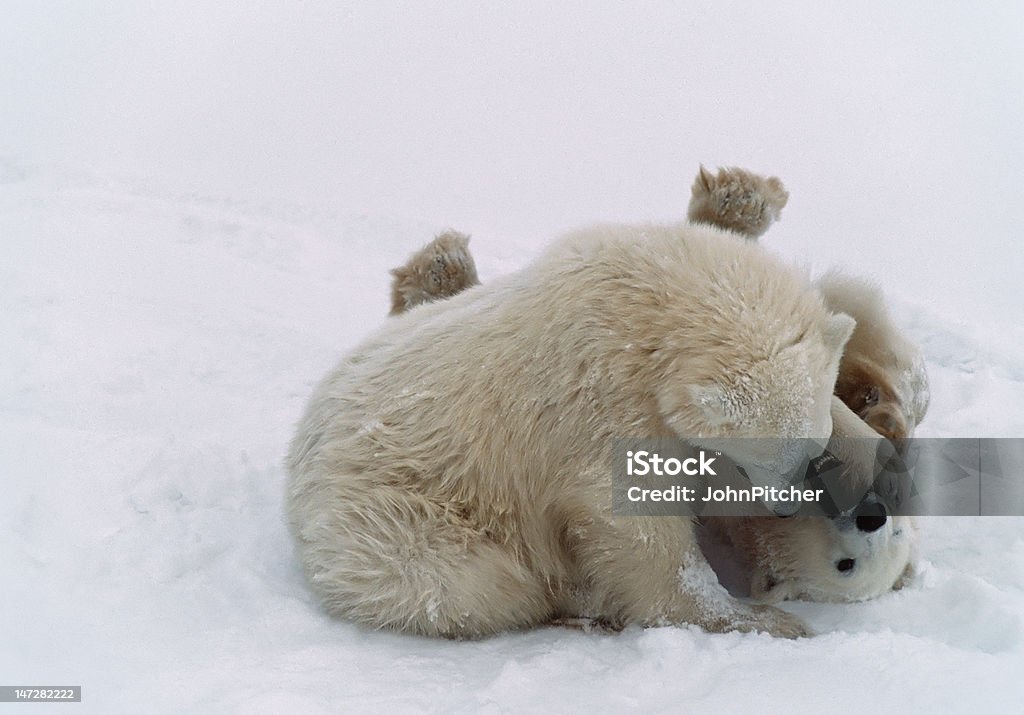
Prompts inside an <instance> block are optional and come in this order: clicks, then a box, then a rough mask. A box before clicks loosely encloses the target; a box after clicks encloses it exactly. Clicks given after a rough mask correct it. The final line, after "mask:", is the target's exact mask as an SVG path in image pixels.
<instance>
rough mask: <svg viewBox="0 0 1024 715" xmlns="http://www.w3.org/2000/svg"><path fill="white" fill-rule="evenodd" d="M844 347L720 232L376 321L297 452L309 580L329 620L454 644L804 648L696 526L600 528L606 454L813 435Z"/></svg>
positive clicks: (292, 499) (584, 245)
mask: <svg viewBox="0 0 1024 715" xmlns="http://www.w3.org/2000/svg"><path fill="white" fill-rule="evenodd" d="M851 329H852V321H851V320H850V319H849V318H848V317H846V316H843V315H830V314H829V313H828V312H827V311H826V310H825V309H824V307H823V304H822V301H821V299H820V297H819V296H818V294H817V293H816V292H815V291H814V290H813V288H811V287H810V286H809V285H808V284H807V283H806V281H805V280H804V279H803V278H802V277H801V276H800V275H798V274H796V273H794V272H793V271H792V270H791V269H789V268H786V267H784V266H783V265H781V264H780V263H779V262H778V261H776V260H775V259H773V258H771V257H770V256H769V255H767V254H766V253H765V252H764V251H762V250H761V249H760V248H758V247H757V246H756V245H753V244H751V243H749V242H747V241H745V240H743V239H742V238H740V237H738V236H736V235H734V234H732V233H729V232H725V231H721V230H719V229H715V228H711V227H704V226H693V225H686V224H678V225H668V226H657V225H643V226H602V227H597V228H593V229H589V230H585V231H581V232H577V233H575V234H571V235H569V236H567V237H564V238H563V239H561V240H559V241H557V242H556V243H555V244H554V245H553V246H551V247H550V248H549V249H548V250H547V251H546V252H544V253H543V254H542V255H541V256H540V257H539V258H538V259H537V260H536V261H535V262H534V263H533V264H532V265H530V266H528V267H526V268H525V269H523V270H521V271H519V272H517V273H514V274H511V275H509V276H506V277H504V278H502V279H498V280H495V281H493V282H492V283H490V284H488V285H485V286H481V287H478V288H475V289H473V290H471V291H466V292H463V293H460V294H458V295H456V296H454V297H452V298H450V299H448V300H446V301H444V302H442V303H435V304H430V305H421V306H419V307H417V308H414V309H413V310H410V311H408V312H406V313H403V314H401V315H398V316H396V317H395V318H393V319H391V320H389V321H388V324H387V325H386V326H385V327H384V328H383V329H382V330H380V331H379V332H378V333H376V334H375V335H373V336H372V337H370V338H369V339H368V340H367V341H366V342H364V343H363V344H362V345H361V346H359V347H358V348H356V350H354V351H353V352H352V353H350V354H349V355H348V356H347V357H346V358H345V359H344V360H342V362H341V364H340V365H339V366H338V367H337V368H336V369H335V370H334V371H333V372H332V373H331V374H329V375H328V376H327V378H326V379H325V380H324V381H323V382H322V383H321V384H320V385H319V387H318V388H317V389H316V391H315V393H314V395H313V397H312V399H311V401H310V404H309V408H308V411H307V413H306V415H305V417H304V418H303V420H302V422H301V424H300V426H299V430H298V433H297V435H296V436H295V438H294V440H293V442H292V446H291V450H290V454H289V457H288V468H289V473H290V477H289V484H288V509H289V517H290V523H291V528H292V531H293V534H294V535H295V537H296V542H297V550H298V554H299V556H300V558H301V560H302V563H303V566H304V568H305V571H306V574H307V576H308V578H309V581H310V583H311V584H312V587H313V589H314V591H315V592H316V593H317V594H318V596H319V597H320V598H321V600H322V601H323V603H324V605H325V606H326V608H327V609H328V610H329V611H330V612H331V613H333V614H336V615H339V616H342V617H345V618H348V619H350V620H353V621H356V622H359V623H363V624H367V625H370V626H373V627H378V628H393V629H399V630H405V631H410V632H416V633H423V634H430V635H441V636H448V637H476V636H482V635H486V634H489V633H494V632H496V631H501V630H505V629H510V628H521V627H528V626H531V625H536V624H539V623H543V622H546V621H548V620H550V619H552V618H554V617H559V616H568V617H571V616H592V617H597V618H601V619H604V620H606V621H608V622H612V623H617V624H628V623H639V624H647V625H654V624H670V623H675V624H678V623H693V624H698V625H701V626H703V627H704V628H707V629H708V630H712V631H727V630H762V631H767V632H770V633H773V634H776V635H786V636H794V635H799V634H802V633H804V632H805V629H804V627H803V626H802V625H801V624H800V623H799V621H797V620H796V619H795V618H793V617H792V616H790V615H788V614H785V613H784V612H782V611H778V610H776V609H773V608H770V607H766V606H753V607H752V606H747V605H744V604H742V603H740V602H737V601H735V600H734V599H732V598H731V597H729V596H728V594H727V593H725V592H724V590H723V589H722V588H721V587H720V586H718V584H717V581H716V580H715V576H714V573H713V572H712V571H711V569H710V567H709V566H708V564H707V562H706V561H705V559H704V557H703V555H702V554H701V552H700V550H699V548H698V545H697V543H696V538H695V533H694V523H693V521H692V520H689V519H682V518H670V517H648V518H615V517H613V516H612V515H611V444H612V440H613V439H614V438H616V437H622V436H636V435H640V436H645V437H647V436H650V437H657V436H669V435H677V436H681V437H683V438H686V439H689V440H691V441H693V442H694V443H696V444H701V445H704V444H708V445H711V446H712V447H713V444H714V443H715V441H716V439H718V438H726V437H742V436H769V435H770V436H774V437H782V438H794V439H798V438H807V437H813V438H817V439H819V440H822V441H824V440H825V439H826V438H827V437H828V436H829V435H830V433H831V430H832V425H831V419H830V412H831V410H832V400H831V397H830V396H831V392H832V387H833V385H834V383H835V379H836V374H837V369H838V362H839V358H840V355H841V352H842V348H843V345H844V343H845V341H846V339H847V337H848V336H849V334H850V331H851ZM730 456H734V457H737V458H738V460H739V461H744V460H743V459H742V458H743V456H744V455H730Z"/></svg>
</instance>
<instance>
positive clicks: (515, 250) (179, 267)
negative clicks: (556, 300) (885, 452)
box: [0, 2, 1024, 712]
mask: <svg viewBox="0 0 1024 715" xmlns="http://www.w3.org/2000/svg"><path fill="white" fill-rule="evenodd" d="M677 5H678V4H677V3H667V4H652V5H650V6H647V5H644V6H633V5H631V4H623V5H614V6H593V5H592V4H589V3H588V4H581V5H579V6H576V7H569V6H561V7H560V8H559V9H557V10H556V9H551V8H550V7H548V6H547V5H546V4H543V5H538V6H537V7H534V8H532V9H524V8H523V7H522V6H519V5H518V4H514V5H513V6H510V7H508V8H495V7H484V6H479V7H478V6H477V5H476V4H452V3H445V4H442V5H438V6H435V7H433V8H430V9H426V8H424V7H422V6H420V5H418V4H417V5H415V6H408V7H405V6H390V5H387V6H385V5H383V4H371V3H354V4H348V3H337V2H308V3H302V4H299V3H293V2H289V3H284V2H282V3H276V4H275V3H252V4H250V3H246V4H240V5H238V6H233V5H232V4H230V3H169V4H168V3H164V4H158V5H157V6H156V7H154V6H151V5H149V4H140V3H130V2H125V3H113V2H111V3H67V4H66V5H61V4H59V3H34V2H32V3H30V2H14V3H11V4H10V5H9V6H7V5H5V7H4V9H3V15H4V18H3V22H2V23H0V89H2V90H3V93H2V95H0V96H2V97H3V100H2V101H3V111H2V112H0V346H2V352H3V357H2V359H0V475H2V484H3V485H4V497H3V499H0V574H2V577H0V685H18V684H21V685H79V684H80V685H82V686H83V689H84V690H83V692H84V694H83V704H82V706H80V707H81V709H82V710H83V711H87V712H128V711H138V710H143V711H157V712H176V711H181V710H190V711H201V712H223V711H235V712H241V711H244V712H339V711H393V712H415V711H435V712H440V711H456V712H507V711H545V712H551V711H556V712H557V711H561V712H573V711H587V712H604V711H616V710H651V711H659V712H664V711H693V710H696V709H701V710H705V709H706V710H711V711H715V712H738V711H747V710H750V709H753V708H757V709H758V710H760V711H766V712H774V711H781V710H785V711H792V712H821V711H826V710H838V711H844V710H851V711H854V710H855V711H858V712H862V711H868V712H872V711H879V710H881V711H889V710H897V709H899V710H901V711H910V712H915V711H933V712H934V711H939V712H953V711H962V712H975V711H985V712H1000V711H1001V712H1017V711H1018V708H1019V706H1020V703H1021V702H1024V679H1022V678H1021V673H1022V672H1024V536H1022V534H1024V518H1014V517H1007V518H995V517H987V518H986V517H982V518H968V517H956V518H930V519H925V520H923V523H922V527H923V529H922V546H921V558H920V563H919V573H918V576H917V577H916V579H915V580H914V582H913V583H912V584H911V585H910V587H909V588H907V589H905V590H902V591H899V592H894V593H892V594H889V595H886V596H884V597H882V598H879V599H877V600H874V601H871V602H866V603H859V604H809V603H794V604H787V605H786V608H787V609H788V610H790V611H792V612H794V613H796V614H798V615H799V616H801V617H802V618H804V619H806V621H807V622H808V623H809V624H810V626H811V627H812V629H813V630H814V631H815V632H816V633H818V634H819V635H817V636H815V637H814V638H811V639H804V640H798V641H783V640H776V639H772V638H769V637H767V636H764V635H756V634H747V635H740V634H729V635H710V634H707V633H704V632H702V631H700V630H698V629H696V628H692V627H691V628H674V627H669V628H657V629H649V630H641V629H636V628H632V629H627V630H626V631H625V632H623V633H621V634H618V635H606V634H600V633H585V632H581V631H574V630H567V629H557V628H548V629H539V630H536V631H532V632H526V633H514V634H508V635H503V636H499V637H495V638H491V639H488V640H484V641H480V642H447V641H436V640H428V639H422V638H415V637H408V636H401V635H395V634H389V633H375V632H367V631H364V630H361V629H359V628H357V627H354V626H352V625H349V624H346V623H342V622H337V621H333V620H331V619H329V618H327V617H326V616H325V615H324V614H323V613H322V612H321V611H320V609H319V608H318V607H317V604H316V603H315V602H314V601H313V599H312V598H311V596H310V594H309V592H308V590H307V589H306V587H305V585H304V583H303V579H302V576H301V573H300V572H299V570H298V568H297V565H296V562H295V559H294V557H293V555H292V550H291V543H290V539H289V536H288V533H287V529H286V527H285V525H284V522H283V515H282V495H283V488H284V478H285V477H284V471H283V467H282V457H283V454H284V452H285V449H286V446H287V442H288V440H289V439H290V437H291V435H292V431H293V428H294V425H295V423H296V421H297V419H298V417H299V415H300V414H301V411H302V409H303V407H304V403H305V400H306V399H307V397H308V395H309V393H310V391H311V389H312V385H313V384H314V382H315V381H316V380H318V379H319V378H320V377H321V376H322V375H323V374H324V373H325V372H326V371H327V370H328V369H329V368H330V367H331V366H332V364H333V363H334V362H335V361H336V360H337V359H338V357H339V356H340V354H341V353H342V352H343V351H344V350H346V349H347V348H350V347H352V346H354V345H355V344H356V343H357V342H358V341H359V340H360V338H361V337H363V336H365V335H366V334H367V333H368V332H369V331H371V330H372V329H373V328H374V327H375V326H377V325H379V324H380V323H382V322H383V321H384V320H385V316H386V314H387V310H388V289H387V280H388V276H387V269H389V268H390V267H392V266H394V265H397V264H398V263H400V262H402V261H403V260H404V258H405V257H406V256H407V255H408V254H409V253H410V252H412V251H413V250H414V249H416V248H418V247H419V246H420V245H422V244H423V243H424V242H425V241H426V240H428V239H429V238H430V237H431V236H432V235H433V234H434V233H435V232H436V231H438V230H440V229H442V228H445V227H447V226H451V227H453V228H456V229H458V230H463V231H467V232H470V233H473V234H474V238H473V242H472V244H471V247H472V249H473V251H474V255H475V256H476V260H477V265H478V268H479V271H480V275H481V279H482V280H484V281H487V280H488V279H489V278H493V277H494V276H496V275H499V274H502V273H506V272H508V271H511V270H514V269H516V268H517V267H519V266H521V265H523V264H524V263H525V262H526V261H527V260H528V259H529V257H530V256H532V255H534V254H535V253H536V252H537V251H538V250H539V249H540V247H541V246H543V245H544V243H545V242H546V240H547V239H548V238H550V237H551V236H552V235H554V234H555V233H557V232H558V231H559V230H563V229H566V228H571V227H573V226H575V225H577V224H580V223H583V222H586V221H589V220H599V219H617V220H618V219H631V220H647V219H671V218H680V217H681V216H682V215H683V213H684V211H685V206H686V202H687V200H688V187H689V184H690V182H691V180H692V177H693V175H694V173H695V171H696V168H697V164H698V162H700V161H703V162H705V163H707V164H709V165H711V166H714V165H717V164H738V165H743V166H749V167H750V168H752V169H755V170H760V171H765V172H771V173H777V174H778V175H779V176H781V177H782V178H783V180H784V181H785V182H786V184H787V188H788V189H789V190H790V192H791V194H792V199H791V201H790V204H789V205H788V206H787V208H786V210H785V212H784V214H783V221H782V222H781V223H780V224H778V225H777V226H774V227H773V228H772V229H771V230H770V231H769V232H768V234H767V235H766V236H765V237H764V238H763V239H762V241H763V242H765V244H766V245H768V246H769V247H771V248H772V249H773V250H775V251H776V252H778V253H779V254H780V255H782V256H784V257H786V258H787V259H790V260H793V261H799V262H805V263H808V264H810V265H811V267H812V269H813V270H814V271H816V272H818V271H821V270H823V269H825V268H826V267H829V266H832V265H836V264H840V265H846V266H848V267H849V268H850V269H851V270H854V271H856V272H859V273H862V274H869V275H873V276H875V277H876V278H877V279H878V281H879V282H880V283H881V284H882V286H883V287H884V289H885V291H886V293H887V295H888V297H889V300H890V302H891V305H892V309H893V313H894V315H895V317H896V319H897V321H898V322H899V324H900V325H902V326H903V327H904V328H905V329H906V331H907V333H908V335H910V336H911V337H912V338H913V339H914V340H915V341H917V342H918V343H919V344H920V345H921V346H922V347H923V350H924V353H925V358H926V360H927V363H928V369H929V372H930V376H931V380H932V404H931V409H930V412H929V415H928V417H927V418H926V420H925V421H924V423H923V425H922V427H921V428H920V430H919V435H921V436H1020V435H1022V434H1024V411H1022V410H1021V409H1020V405H1022V404H1024V329H1022V328H1021V327H1020V325H1019V324H1018V320H1019V316H1020V315H1021V314H1022V312H1024V292H1022V290H1021V288H1020V286H1019V280H1020V276H1021V275H1024V270H1022V268H1024V265H1022V259H1021V252H1020V251H1019V250H1018V249H1017V247H1016V244H1015V243H1013V239H1014V238H1016V237H1017V236H1018V235H1019V233H1020V231H1019V219H1018V218H1017V217H1016V213H1015V211H1014V210H1013V209H1014V208H1015V207H1016V206H1017V205H1018V204H1019V194H1020V187H1021V185H1022V183H1024V182H1022V179H1024V176H1022V172H1021V169H1020V167H1021V166H1022V165H1024V138H1022V137H1024V135H1022V134H1021V133H1020V132H1019V130H1018V126H1017V124H1018V122H1019V117H1020V116H1021V114H1024V92H1022V84H1024V83H1022V73H1021V67H1022V66H1024V63H1022V62H1021V61H1020V60H1021V56H1020V49H1019V48H1020V47H1024V16H1022V13H1024V10H1022V9H1021V8H1022V7H1024V6H1021V5H1020V4H1016V3H1006V4H1002V5H1000V4H995V3H993V4H988V5H985V6H983V7H980V8H979V7H971V8H969V7H968V6H967V5H966V4H959V3H938V4H935V3H922V4H915V3H901V4H899V8H898V9H897V8H895V7H894V8H889V7H888V4H881V5H878V6H876V7H873V8H862V7H858V8H855V9H854V8H853V7H852V6H851V9H849V10H846V9H843V8H839V7H831V8H830V7H826V6H823V5H821V6H820V5H819V4H816V3H806V4H804V5H803V6H802V7H800V8H799V9H797V8H795V7H786V8H780V7H776V6H768V5H765V6H764V7H763V8H762V9H757V8H754V9H750V8H749V7H747V5H746V4H737V5H736V6H731V5H727V4H726V5H723V4H721V3H703V2H696V3H686V4H685V7H682V6H677ZM511 7H515V8H516V9H515V10H513V9H510V8H511ZM410 217H416V218H410ZM1022 478H1024V477H1022ZM60 707H61V708H66V707H71V706H66V705H62V706H60ZM61 711H62V712H63V710H61Z"/></svg>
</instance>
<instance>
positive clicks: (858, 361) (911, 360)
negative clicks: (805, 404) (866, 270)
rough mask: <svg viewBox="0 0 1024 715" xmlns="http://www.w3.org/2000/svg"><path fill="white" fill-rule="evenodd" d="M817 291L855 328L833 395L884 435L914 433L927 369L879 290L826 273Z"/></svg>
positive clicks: (924, 400) (924, 407)
mask: <svg viewBox="0 0 1024 715" xmlns="http://www.w3.org/2000/svg"><path fill="white" fill-rule="evenodd" d="M818 290H819V291H820V292H821V294H822V297H823V298H824V299H825V304H826V305H828V306H829V307H830V308H831V309H832V310H842V311H843V312H845V313H847V314H849V315H851V316H852V317H853V318H854V319H855V320H856V321H857V326H856V328H855V329H854V331H853V336H852V337H851V338H850V342H849V343H848V344H847V346H846V350H845V351H844V353H843V359H842V362H841V363H840V369H839V379H838V381H837V382H836V390H835V391H836V394H837V395H838V396H839V397H840V398H842V400H843V402H844V403H845V404H846V405H847V406H849V407H850V409H851V410H853V411H854V412H855V413H856V414H857V415H858V416H859V417H860V418H861V419H863V420H864V421H865V422H866V423H867V424H869V425H870V426H871V428H872V429H874V430H875V431H876V432H878V433H879V434H881V435H882V436H884V437H886V438H887V439H890V440H893V441H895V442H897V443H898V442H899V441H900V440H903V439H905V438H907V437H912V436H913V434H914V430H915V428H916V427H917V425H919V424H920V423H921V420H922V419H924V416H925V413H926V412H927V411H928V402H929V398H930V393H929V389H928V373H927V372H926V371H925V366H924V358H923V357H922V355H921V352H920V350H919V349H918V348H917V346H915V345H914V344H913V343H911V342H910V341H909V340H907V339H906V338H905V337H904V336H903V334H902V333H901V332H900V331H899V330H898V329H897V328H896V326H895V324H894V323H893V320H892V317H891V316H890V315H889V311H888V309H887V308H886V306H885V301H884V299H883V297H882V292H881V290H880V289H879V288H878V286H876V285H874V284H873V283H871V282H869V281H866V280H863V279H860V278H854V277H851V276H848V275H844V274H842V273H840V272H837V271H832V272H829V273H826V274H825V275H824V276H822V277H821V278H820V279H819V280H818Z"/></svg>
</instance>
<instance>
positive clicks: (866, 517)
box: [855, 502, 889, 533]
mask: <svg viewBox="0 0 1024 715" xmlns="http://www.w3.org/2000/svg"><path fill="white" fill-rule="evenodd" d="M888 518H889V517H888V516H887V515H886V512H885V504H880V503H879V502H868V503H865V504H861V505H860V506H859V507H857V514H856V519H855V522H856V524H857V528H858V529H859V530H860V531H864V532H868V533H870V532H872V531H878V530H879V529H881V528H882V527H883V526H885V522H886V521H887V520H888Z"/></svg>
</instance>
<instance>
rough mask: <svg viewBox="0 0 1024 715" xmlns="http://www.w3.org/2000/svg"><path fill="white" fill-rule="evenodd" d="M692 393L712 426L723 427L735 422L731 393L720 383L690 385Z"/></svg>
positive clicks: (695, 401)
mask: <svg viewBox="0 0 1024 715" xmlns="http://www.w3.org/2000/svg"><path fill="white" fill-rule="evenodd" d="M690 394H691V395H693V401H694V403H695V404H696V405H697V407H698V408H699V409H700V411H701V413H702V415H703V417H704V419H705V420H706V421H707V424H708V426H710V427H721V426H723V425H728V424H732V423H733V422H735V420H734V419H733V415H732V405H731V401H730V400H729V394H728V393H727V392H726V391H725V389H724V388H722V387H721V386H720V385H716V384H714V383H711V384H708V385H690Z"/></svg>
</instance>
